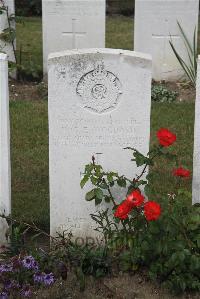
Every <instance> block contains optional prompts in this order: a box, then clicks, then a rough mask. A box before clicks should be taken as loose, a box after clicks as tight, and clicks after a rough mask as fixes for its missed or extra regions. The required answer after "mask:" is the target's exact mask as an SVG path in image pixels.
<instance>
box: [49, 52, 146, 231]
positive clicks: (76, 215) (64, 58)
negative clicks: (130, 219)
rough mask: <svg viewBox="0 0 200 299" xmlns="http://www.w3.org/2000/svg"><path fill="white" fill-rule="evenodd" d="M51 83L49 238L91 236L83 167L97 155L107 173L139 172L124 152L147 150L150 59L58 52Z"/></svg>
mask: <svg viewBox="0 0 200 299" xmlns="http://www.w3.org/2000/svg"><path fill="white" fill-rule="evenodd" d="M48 78H49V101H48V103H49V138H50V140H49V146H50V157H49V158H50V161H49V163H50V223H51V234H53V235H55V233H56V231H62V230H68V232H69V231H70V230H72V233H73V234H74V235H75V236H76V237H86V236H93V235H94V231H93V227H94V222H93V221H92V220H91V218H90V213H94V212H95V204H94V202H86V201H85V199H84V197H85V193H86V192H87V191H88V189H87V188H84V190H81V188H80V180H81V178H82V174H83V172H84V166H85V165H86V164H88V163H90V162H91V158H92V155H94V156H95V157H96V162H97V163H100V164H101V165H103V167H105V169H106V170H107V171H109V170H110V171H111V170H115V171H118V172H119V174H121V175H122V174H124V175H126V176H127V177H130V178H133V177H134V175H135V174H136V173H138V169H136V168H135V166H134V163H131V162H130V160H131V156H132V154H131V153H130V152H129V151H127V150H124V149H123V148H124V147H127V146H132V147H135V148H137V149H138V150H139V151H141V152H142V153H143V154H146V153H147V152H148V150H149V133H150V105H151V58H150V57H149V56H148V55H144V54H141V53H136V52H132V51H123V50H114V49H89V50H79V51H78V50H73V51H66V52H61V53H55V54H51V55H50V59H49V72H48ZM123 191H124V190H123ZM115 195H116V194H115ZM124 196H125V194H124V193H123V192H122V193H121V194H118V195H116V198H117V197H118V199H120V200H122V199H123V198H124Z"/></svg>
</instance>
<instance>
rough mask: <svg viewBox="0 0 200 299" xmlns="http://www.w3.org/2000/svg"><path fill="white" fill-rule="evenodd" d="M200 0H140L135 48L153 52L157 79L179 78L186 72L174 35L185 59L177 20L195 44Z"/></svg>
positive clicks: (155, 77) (136, 17)
mask: <svg viewBox="0 0 200 299" xmlns="http://www.w3.org/2000/svg"><path fill="white" fill-rule="evenodd" d="M198 14H199V0H136V1H135V28H134V32H135V36H134V49H135V51H141V52H144V53H149V54H151V55H152V60H153V78H154V79H155V80H157V81H159V80H167V81H172V80H178V79H181V78H182V77H183V75H184V72H183V70H182V68H181V66H180V65H179V63H178V60H177V58H176V57H175V55H174V53H173V51H172V49H171V46H170V44H169V41H170V37H171V40H172V42H173V44H174V46H175V48H176V49H177V51H178V52H179V53H180V54H181V55H182V57H183V59H184V60H185V61H188V55H187V51H186V49H185V46H184V42H183V40H182V38H181V36H180V30H179V28H178V25H177V21H178V22H179V23H180V25H181V27H182V28H183V30H184V32H185V33H186V35H187V37H188V39H189V41H190V42H192V43H193V34H194V29H195V26H196V28H197V29H198Z"/></svg>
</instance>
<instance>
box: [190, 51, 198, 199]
mask: <svg viewBox="0 0 200 299" xmlns="http://www.w3.org/2000/svg"><path fill="white" fill-rule="evenodd" d="M196 86H197V91H196V108H195V111H196V112H195V133H194V156H193V184H192V191H193V204H195V203H200V56H199V57H198V69H197V83H196Z"/></svg>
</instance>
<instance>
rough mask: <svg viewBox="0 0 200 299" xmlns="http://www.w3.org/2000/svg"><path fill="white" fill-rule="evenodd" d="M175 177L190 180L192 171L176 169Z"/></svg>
mask: <svg viewBox="0 0 200 299" xmlns="http://www.w3.org/2000/svg"><path fill="white" fill-rule="evenodd" d="M173 175H174V176H179V177H182V178H188V177H189V176H190V171H189V170H188V169H184V168H183V167H179V168H177V169H174V171H173Z"/></svg>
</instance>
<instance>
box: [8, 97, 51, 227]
mask: <svg viewBox="0 0 200 299" xmlns="http://www.w3.org/2000/svg"><path fill="white" fill-rule="evenodd" d="M10 114H11V159H12V211H13V215H14V217H17V218H20V219H25V220H26V221H28V222H31V221H35V222H36V223H38V224H40V225H41V226H42V227H45V228H47V227H48V224H49V191H48V190H49V184H48V120H47V104H46V103H45V102H11V103H10Z"/></svg>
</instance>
